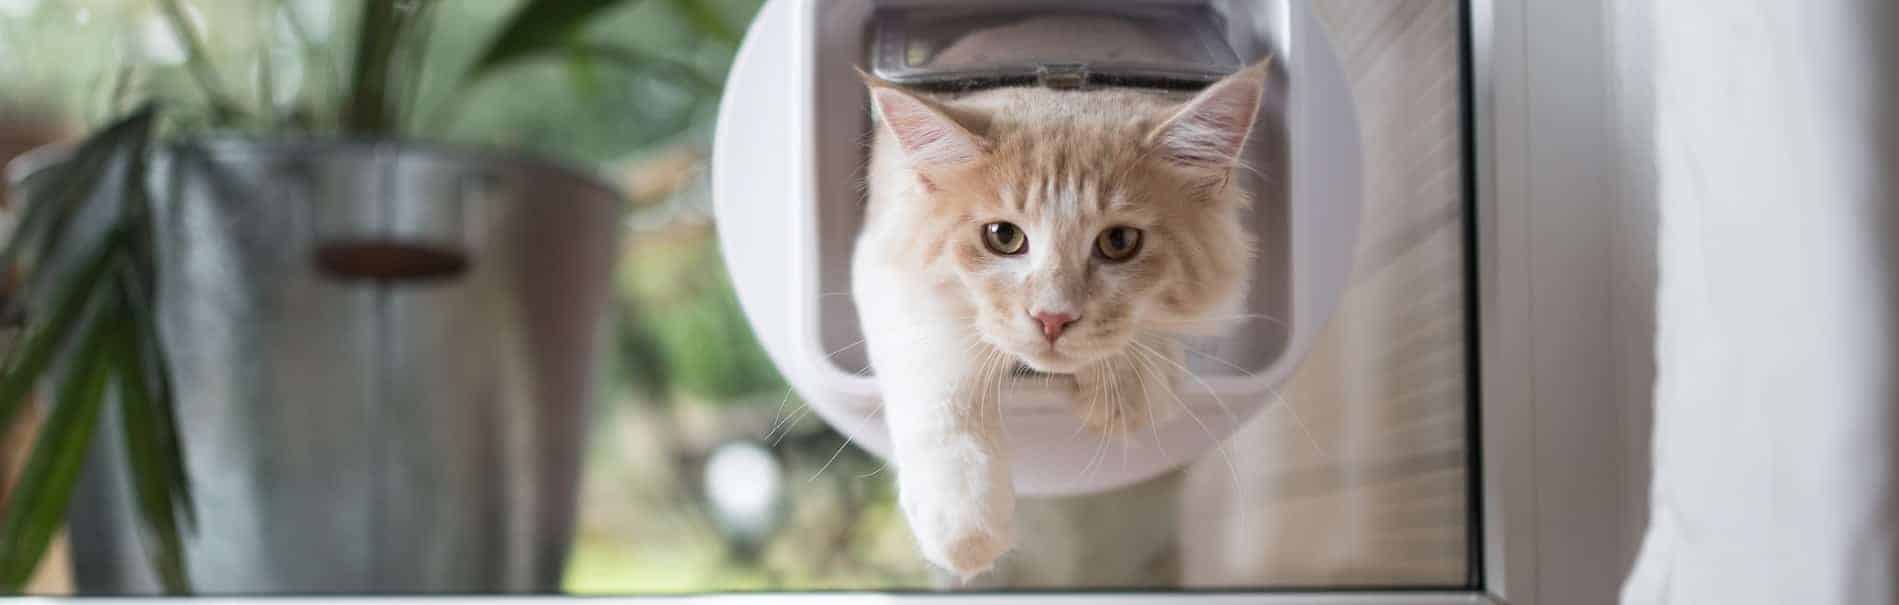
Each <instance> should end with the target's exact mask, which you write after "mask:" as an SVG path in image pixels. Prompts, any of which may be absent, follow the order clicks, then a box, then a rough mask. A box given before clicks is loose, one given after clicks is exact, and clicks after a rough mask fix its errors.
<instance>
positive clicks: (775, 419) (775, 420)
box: [759, 338, 870, 441]
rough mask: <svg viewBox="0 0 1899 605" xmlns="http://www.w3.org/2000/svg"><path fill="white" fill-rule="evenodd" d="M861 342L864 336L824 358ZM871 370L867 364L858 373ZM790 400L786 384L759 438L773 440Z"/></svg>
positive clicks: (827, 355) (849, 348)
mask: <svg viewBox="0 0 1899 605" xmlns="http://www.w3.org/2000/svg"><path fill="white" fill-rule="evenodd" d="M861 344H864V339H862V338H859V339H857V340H856V341H854V342H852V343H851V344H847V345H844V346H842V347H839V348H838V349H837V350H836V351H831V352H830V353H828V354H826V355H825V356H824V359H830V358H832V357H836V356H837V355H838V354H839V353H843V352H845V351H848V350H851V348H852V347H856V346H858V345H861ZM869 370H870V367H869V366H865V367H864V368H863V369H860V370H858V371H857V375H858V376H862V375H864V373H865V372H867V371H869ZM790 402H791V386H790V385H786V386H785V397H784V399H781V400H779V402H778V411H777V412H773V413H772V422H771V425H770V427H769V428H768V429H767V430H766V431H765V436H763V437H760V438H759V440H760V441H770V440H771V436H772V433H776V432H778V428H779V424H780V423H781V422H782V420H783V418H784V417H785V416H784V414H785V404H787V403H790Z"/></svg>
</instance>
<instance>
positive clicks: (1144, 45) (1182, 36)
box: [870, 3, 1242, 89]
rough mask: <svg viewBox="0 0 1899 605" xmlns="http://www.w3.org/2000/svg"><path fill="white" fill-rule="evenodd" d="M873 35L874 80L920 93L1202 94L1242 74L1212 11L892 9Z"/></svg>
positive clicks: (1137, 7)
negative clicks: (1097, 89) (1011, 89)
mask: <svg viewBox="0 0 1899 605" xmlns="http://www.w3.org/2000/svg"><path fill="white" fill-rule="evenodd" d="M871 27H872V30H873V31H872V41H871V45H870V55H871V56H870V65H871V69H872V71H873V72H875V73H876V75H877V76H878V77H880V78H883V79H885V80H889V81H892V82H898V83H902V84H906V85H910V86H916V87H921V88H939V89H941V88H948V89H971V88H983V87H989V86H1016V85H1025V84H1040V85H1043V86H1049V87H1054V88H1076V87H1082V86H1091V85H1107V86H1142V87H1159V88H1199V87H1202V86H1205V85H1207V84H1209V83H1212V82H1214V81H1216V80H1219V79H1220V78H1221V77H1224V76H1226V75H1228V74H1231V73H1233V72H1235V71H1238V70H1239V69H1240V67H1241V66H1242V65H1241V61H1240V58H1239V56H1238V54H1237V53H1235V52H1234V50H1233V48H1232V46H1231V45H1229V44H1228V43H1227V39H1226V36H1225V34H1224V32H1225V31H1226V24H1225V22H1224V19H1222V18H1221V16H1220V15H1219V14H1218V13H1216V12H1214V11H1213V10H1212V9H1211V8H1209V7H1206V6H1180V5H1142V4H1132V3H1130V4H1121V5H1110V6H1097V7H1079V6H1078V7H1076V8H1072V9H1059V10H1051V9H1037V10H1020V9H1015V10H1010V9H1002V10H1001V11H1000V12H998V11H997V10H993V9H992V10H986V11H976V10H972V9H969V8H960V9H958V8H945V7H941V6H935V7H924V8H886V9H883V10H880V11H878V12H877V14H876V15H875V16H873V18H872V25H871Z"/></svg>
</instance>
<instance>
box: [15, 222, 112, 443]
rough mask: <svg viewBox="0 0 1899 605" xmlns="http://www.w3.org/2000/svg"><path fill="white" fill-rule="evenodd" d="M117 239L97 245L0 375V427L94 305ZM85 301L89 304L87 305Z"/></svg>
mask: <svg viewBox="0 0 1899 605" xmlns="http://www.w3.org/2000/svg"><path fill="white" fill-rule="evenodd" d="M117 241H120V238H119V236H117V235H114V236H111V238H110V239H108V240H107V242H108V243H107V245H104V246H100V247H99V250H98V251H97V252H96V253H95V255H94V257H93V258H92V259H91V260H90V261H88V262H87V263H86V265H85V268H83V269H81V270H80V271H79V272H78V273H77V274H75V275H74V276H73V277H72V278H71V279H70V280H68V281H67V283H66V287H65V288H64V289H63V290H62V291H61V292H60V293H59V297H58V298H56V299H55V301H56V302H55V303H54V304H53V306H52V314H51V316H50V318H49V319H48V320H47V321H46V322H45V323H44V324H40V325H37V326H33V327H32V331H31V332H30V333H29V335H28V336H27V337H26V339H25V342H24V343H23V344H21V345H20V347H22V348H21V352H20V355H19V357H17V358H16V359H15V360H14V363H13V364H12V365H10V366H9V367H7V368H6V374H5V375H4V376H0V427H7V426H12V425H13V420H14V418H15V417H16V416H17V415H18V414H19V411H20V408H21V406H23V405H24V404H25V402H26V396H27V394H28V393H29V392H31V391H32V390H33V384H34V383H35V382H37V381H38V380H39V378H40V375H41V374H42V373H44V372H45V371H46V368H47V367H48V366H49V365H50V364H51V363H52V361H53V359H54V358H55V357H56V356H57V353H58V352H59V351H60V350H61V349H62V348H64V346H65V345H68V344H69V342H68V340H67V336H68V335H69V334H71V333H73V332H74V331H75V330H74V328H75V324H77V323H78V322H79V321H80V319H81V317H82V316H83V315H84V313H85V311H86V310H87V309H88V308H90V307H92V306H94V305H97V304H101V303H99V302H98V301H96V300H94V298H93V293H94V292H96V291H98V289H99V288H98V286H99V285H101V284H102V283H104V281H105V278H106V276H107V273H106V272H107V269H108V268H109V267H110V265H111V263H112V260H113V248H114V247H115V246H114V244H113V243H114V242H117ZM88 301H91V302H90V303H89V302H88Z"/></svg>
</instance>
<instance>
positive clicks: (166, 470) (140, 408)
mask: <svg viewBox="0 0 1899 605" xmlns="http://www.w3.org/2000/svg"><path fill="white" fill-rule="evenodd" d="M122 283H124V284H126V285H128V286H130V285H131V284H132V283H133V282H132V281H131V280H123V281H122ZM118 321H123V322H126V324H127V325H125V326H124V327H123V328H121V329H118V330H115V333H116V335H117V336H118V341H117V342H116V343H114V345H115V347H116V350H115V351H114V353H115V354H116V355H115V356H114V361H115V362H116V363H115V366H116V367H114V375H115V378H117V380H116V381H114V383H115V384H117V385H118V387H119V389H118V393H119V404H120V405H119V413H120V419H121V428H122V429H123V431H122V432H123V433H124V437H125V462H126V466H127V467H128V468H130V469H131V470H132V489H133V493H134V494H136V498H135V499H134V501H135V502H136V503H137V505H138V512H139V516H140V517H141V518H143V519H144V521H145V526H146V529H148V530H149V532H148V533H147V540H146V544H145V551H146V554H147V556H148V557H150V558H151V564H152V569H153V570H154V571H156V572H157V575H158V578H159V581H160V582H161V583H163V584H164V586H165V591H166V592H168V593H172V594H183V593H186V592H189V591H190V590H191V588H190V586H191V580H190V578H189V577H188V573H187V572H186V566H185V558H184V540H183V539H182V538H181V537H180V536H179V531H178V517H179V515H178V510H177V508H176V506H177V504H178V502H179V501H178V499H177V498H176V497H175V496H174V494H175V493H177V492H179V491H182V490H183V488H184V477H183V476H182V475H181V474H179V473H178V472H177V471H178V468H179V465H178V464H175V463H176V462H177V460H176V458H177V454H178V450H177V449H175V448H174V447H173V446H174V445H175V443H173V442H172V441H173V439H174V436H172V435H170V434H168V433H169V432H170V430H169V429H170V428H171V419H170V418H168V417H166V416H167V414H168V411H167V410H165V409H164V408H162V407H161V406H160V405H159V403H158V401H157V397H156V395H157V389H156V388H155V387H156V384H155V379H156V376H154V375H152V374H151V373H150V372H148V371H147V364H146V360H145V343H144V342H143V340H144V339H143V337H142V336H141V334H140V333H139V330H137V329H136V325H135V322H132V321H130V318H129V317H124V316H121V318H120V319H119V320H118Z"/></svg>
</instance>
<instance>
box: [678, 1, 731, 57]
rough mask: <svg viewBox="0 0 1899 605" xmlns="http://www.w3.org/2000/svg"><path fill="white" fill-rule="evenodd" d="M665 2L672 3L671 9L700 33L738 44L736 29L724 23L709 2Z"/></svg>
mask: <svg viewBox="0 0 1899 605" xmlns="http://www.w3.org/2000/svg"><path fill="white" fill-rule="evenodd" d="M667 3H668V4H671V5H672V7H673V10H675V11H678V12H679V14H680V15H681V16H684V17H685V18H686V21H687V22H690V23H692V26H693V27H694V28H696V29H698V30H699V32H700V33H703V34H706V35H709V36H711V37H712V39H714V40H718V41H720V42H723V43H725V45H726V46H738V43H739V32H738V30H737V29H734V28H733V27H732V26H731V24H729V23H726V21H725V17H723V16H721V15H719V13H718V11H716V10H713V8H712V5H711V3H709V2H706V1H705V0H667Z"/></svg>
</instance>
